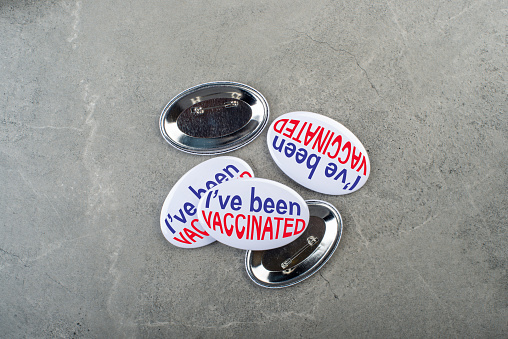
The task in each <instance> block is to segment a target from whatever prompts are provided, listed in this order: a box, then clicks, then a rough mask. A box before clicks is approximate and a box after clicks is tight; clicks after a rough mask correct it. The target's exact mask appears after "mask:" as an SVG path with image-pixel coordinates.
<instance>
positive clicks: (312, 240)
mask: <svg viewBox="0 0 508 339" xmlns="http://www.w3.org/2000/svg"><path fill="white" fill-rule="evenodd" d="M318 240H319V239H318V238H317V237H315V236H313V235H311V236H309V237H308V238H307V244H306V245H305V246H303V247H302V248H300V249H299V250H298V251H297V252H296V253H295V254H293V255H292V256H291V257H289V258H287V259H286V260H284V261H283V262H282V263H281V264H280V267H281V268H282V269H283V270H285V271H284V272H285V273H291V272H292V271H293V270H287V268H288V266H289V265H290V264H291V263H292V262H293V260H295V259H296V258H297V257H298V256H299V255H300V254H302V252H303V251H305V250H306V249H307V248H309V247H312V246H314V245H315V244H316V243H317V242H318ZM286 271H289V272H286Z"/></svg>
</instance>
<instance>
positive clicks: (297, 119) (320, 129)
mask: <svg viewBox="0 0 508 339" xmlns="http://www.w3.org/2000/svg"><path fill="white" fill-rule="evenodd" d="M267 143H268V149H269V151H270V155H271V156H272V158H273V160H274V161H275V163H276V164H277V165H278V166H279V167H280V169H281V170H282V171H284V173H286V174H287V175H288V176H289V177H290V178H291V179H293V180H294V181H296V182H297V183H299V184H300V185H302V186H305V187H307V188H309V189H311V190H314V191H316V192H319V193H324V194H330V195H342V194H348V193H352V192H354V191H356V190H358V189H360V187H362V186H363V185H364V184H365V182H366V181H367V179H368V177H369V174H370V162H369V156H368V154H367V151H366V150H365V147H364V146H363V145H362V143H361V142H360V140H358V138H357V137H356V136H355V135H354V134H353V133H352V132H351V131H350V130H348V129H347V128H346V127H344V126H343V125H341V124H340V123H338V122H337V121H335V120H333V119H330V118H328V117H325V116H323V115H320V114H316V113H311V112H291V113H287V114H284V115H282V116H280V117H278V118H277V119H275V121H274V122H273V123H272V125H271V126H270V128H269V130H268V136H267Z"/></svg>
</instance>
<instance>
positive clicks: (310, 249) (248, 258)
mask: <svg viewBox="0 0 508 339" xmlns="http://www.w3.org/2000/svg"><path fill="white" fill-rule="evenodd" d="M306 203H307V205H308V206H309V211H310V219H309V225H308V226H307V229H306V230H305V231H304V232H303V234H302V235H301V236H300V237H298V238H297V239H296V240H295V241H293V242H291V243H289V244H287V245H285V246H282V247H279V248H275V249H271V250H265V251H247V253H246V255H245V268H246V270H247V274H248V275H249V278H251V279H252V281H254V282H255V283H256V284H258V285H260V286H263V287H267V288H281V287H287V286H291V285H294V284H297V283H299V282H301V281H303V280H305V279H307V278H308V277H310V276H311V275H313V274H314V273H316V272H317V271H318V270H319V269H320V268H321V267H322V266H323V265H324V264H325V263H326V262H327V261H328V259H330V257H331V256H332V254H333V252H334V251H335V249H336V248H337V246H338V245H339V242H340V238H341V235H342V218H341V216H340V213H339V211H337V209H336V208H335V207H334V206H333V205H331V204H329V203H327V202H324V201H319V200H306Z"/></svg>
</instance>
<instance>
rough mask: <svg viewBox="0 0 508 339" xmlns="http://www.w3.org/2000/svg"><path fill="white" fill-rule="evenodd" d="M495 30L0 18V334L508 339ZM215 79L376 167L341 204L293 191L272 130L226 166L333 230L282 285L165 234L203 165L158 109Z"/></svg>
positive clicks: (233, 4)
mask: <svg viewBox="0 0 508 339" xmlns="http://www.w3.org/2000/svg"><path fill="white" fill-rule="evenodd" d="M507 27H508V5H507V3H506V2H504V3H503V1H462V0H460V1H424V2H422V1H402V0H393V1H380V2H375V3H372V2H371V1H366V0H360V1H329V0H328V1H327V0H325V1H323V0H316V1H312V2H311V1H298V0H296V1H295V0H291V1H285V0H284V1H232V0H231V1H228V0H220V1H152V0H149V1H141V0H132V1H129V0H122V1H120V0H104V1H84V0H83V1H77V2H74V1H73V2H71V1H17V0H0V44H1V45H0V46H1V47H0V114H1V116H0V185H1V190H0V212H1V214H0V215H1V217H0V220H1V228H0V300H1V302H0V337H2V338H20V337H44V338H46V337H47V338H50V337H66V338H69V337H91V338H95V337H103V338H104V337H168V338H223V337H230V338H241V337H248V338H272V337H275V338H283V337H302V338H309V337H315V338H321V337H328V338H335V337H359V338H372V337H401V338H407V337H446V338H448V337H457V338H462V337H483V338H487V337H489V338H494V337H503V336H506V334H507V332H508V330H507V327H508V325H507V322H508V320H507V319H508V311H507V310H508V306H507V305H508V304H507V303H508V290H507V286H508V279H507V257H508V255H507V206H508V199H507V186H508V185H507V168H508V161H507V149H508V146H507V145H508V142H507V125H508V124H507V91H506V89H507V84H506V71H507V55H508V53H507V48H506V46H507V30H508V28H507ZM215 80H231V81H238V82H242V83H245V84H248V85H250V86H252V87H254V88H256V89H257V90H259V91H260V92H261V93H263V94H264V95H265V97H266V98H267V100H268V102H269V104H270V108H271V118H270V123H271V121H273V119H274V118H275V117H277V116H279V115H281V114H283V113H286V112H290V111H295V110H308V111H313V112H317V113H320V114H324V115H326V116H329V117H331V118H333V119H336V120H337V121H339V122H341V123H342V124H344V125H345V126H347V127H348V128H349V129H350V130H351V131H353V133H355V134H356V135H357V136H358V137H359V139H360V140H361V141H362V142H363V144H364V145H365V147H366V149H367V150H368V152H369V156H370V159H371V165H372V171H371V176H370V178H369V181H368V182H367V184H366V185H365V186H364V187H363V188H362V189H360V190H359V191H358V192H355V193H353V194H351V195H348V196H340V197H334V196H325V195H321V194H317V193H314V192H312V191H310V190H307V189H305V188H303V187H301V186H299V185H297V184H296V183H294V182H293V181H291V180H290V179H289V178H288V177H287V176H285V175H284V174H283V173H282V172H281V171H280V170H279V169H278V168H277V166H276V165H275V163H274V162H273V161H272V160H271V158H270V156H269V154H268V152H267V146H266V131H265V132H263V133H262V134H261V135H260V136H259V137H258V138H257V139H256V140H255V141H254V142H252V143H251V144H249V145H248V146H246V147H244V148H242V149H240V150H237V151H235V152H232V153H229V155H232V156H237V157H240V158H242V159H244V160H245V161H247V162H248V163H249V164H250V165H251V166H252V168H253V169H254V171H255V174H256V175H257V176H258V177H263V178H269V179H273V180H277V181H280V182H282V183H284V184H286V185H288V186H290V187H292V188H293V189H295V190H297V191H298V192H299V193H300V194H301V195H302V196H303V197H304V198H305V199H322V200H326V201H329V202H331V203H333V204H334V205H335V206H336V207H337V208H338V209H339V210H340V212H341V213H342V215H343V218H344V236H343V239H342V241H341V243H340V245H339V248H338V250H337V251H336V253H335V255H334V256H333V257H332V258H331V260H330V261H329V262H328V263H327V264H326V265H325V266H324V267H323V269H322V270H321V271H320V272H319V273H318V274H316V275H315V276H313V277H311V278H310V279H308V280H306V281H305V282H303V283H301V284H299V285H296V286H294V287H291V288H287V289H282V290H268V289H263V288H261V287H257V286H256V285H254V284H253V283H252V282H251V281H250V280H249V279H248V277H247V275H246V273H245V270H244V266H243V260H244V252H243V251H241V250H236V249H233V248H228V247H226V246H224V245H221V244H217V243H215V244H212V245H209V246H207V247H204V248H201V249H197V250H183V249H179V248H176V247H174V246H172V245H171V244H169V243H168V242H167V241H166V240H165V239H164V237H163V236H162V234H161V231H160V226H159V213H160V208H161V206H162V203H163V201H164V198H165V197H166V195H167V193H168V192H169V190H170V189H171V187H172V185H173V184H174V183H175V182H176V181H177V180H178V179H179V178H180V177H181V176H182V175H183V174H184V173H186V171H187V170H189V169H190V168H192V167H193V166H195V165H197V164H199V163H200V162H202V161H204V160H206V159H209V158H210V157H203V156H196V155H188V154H184V153H182V152H179V151H177V150H175V149H173V148H172V147H171V146H170V145H169V144H167V143H166V142H165V141H164V140H163V138H162V136H161V135H160V133H159V128H158V120H159V115H160V112H161V110H162V108H163V107H164V106H165V104H166V103H167V102H168V101H169V100H170V99H171V97H172V96H174V95H176V94H177V93H179V92H180V91H182V90H184V89H186V88H188V87H191V86H193V85H197V84H199V83H203V82H207V81H215Z"/></svg>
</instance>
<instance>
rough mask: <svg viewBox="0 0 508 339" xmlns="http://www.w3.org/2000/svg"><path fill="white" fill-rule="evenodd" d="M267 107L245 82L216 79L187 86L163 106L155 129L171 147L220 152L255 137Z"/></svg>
mask: <svg viewBox="0 0 508 339" xmlns="http://www.w3.org/2000/svg"><path fill="white" fill-rule="evenodd" d="M268 117H269V107H268V103H267V102H266V99H265V98H264V97H263V95H262V94H261V93H259V92H258V91H257V90H255V89H254V88H252V87H249V86H247V85H244V84H241V83H237V82H228V81H217V82H209V83H205V84H201V85H198V86H195V87H192V88H189V89H187V90H185V91H183V92H182V93H180V94H178V95H177V96H175V97H174V98H173V99H171V101H170V102H169V103H168V104H167V105H166V107H164V109H163V110H162V114H161V117H160V120H159V128H160V131H161V134H162V136H163V137H164V139H165V140H166V141H167V142H168V143H169V144H170V145H172V146H173V147H175V148H177V149H179V150H181V151H184V152H187V153H192V154H205V155H206V154H221V153H226V152H230V151H233V150H235V149H238V148H240V147H242V146H244V145H246V144H247V143H249V142H251V141H252V140H254V138H256V137H257V136H258V135H259V134H260V133H261V131H262V130H263V128H264V127H265V126H266V123H267V122H268Z"/></svg>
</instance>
